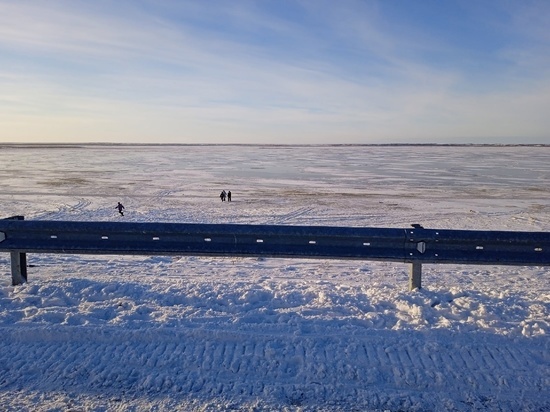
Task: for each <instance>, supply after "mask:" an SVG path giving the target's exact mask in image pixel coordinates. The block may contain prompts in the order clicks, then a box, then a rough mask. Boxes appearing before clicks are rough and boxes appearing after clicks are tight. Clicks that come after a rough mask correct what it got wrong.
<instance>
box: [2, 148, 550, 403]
mask: <svg viewBox="0 0 550 412" xmlns="http://www.w3.org/2000/svg"><path fill="white" fill-rule="evenodd" d="M0 158H1V160H0V177H1V179H0V205H1V208H2V213H1V215H2V216H1V217H8V216H12V215H24V216H25V219H27V220H73V221H128V222H182V223H240V224H247V223H250V224H274V225H323V226H354V227H405V228H406V227H410V225H411V224H412V223H421V224H423V225H424V227H426V228H439V229H487V230H519V231H550V185H549V183H550V146H544V147H431V146H415V147H412V146H399V147H397V146H396V147H369V146H363V147H361V146H356V147H353V146H309V147H307V146H306V147H288V146H286V147H285V146H175V147H162V146H149V147H144V146H73V147H33V146H25V147H16V146H10V145H0ZM222 189H225V190H226V191H227V190H231V192H232V194H233V201H232V202H231V203H229V202H223V203H222V202H221V201H220V199H219V197H218V195H219V193H220V192H221V190H222ZM117 201H121V202H122V203H123V204H124V206H125V207H126V209H125V216H124V217H122V216H119V215H118V212H117V211H116V210H115V206H116V204H117ZM28 264H29V268H28V272H29V282H28V283H26V284H24V285H21V286H17V287H12V286H11V274H10V267H9V255H8V254H0V276H1V277H0V279H1V282H0V410H2V411H73V412H76V411H240V410H242V411H264V410H267V411H271V410H273V411H533V412H534V411H538V412H543V411H545V412H548V411H550V389H549V388H550V268H548V267H500V266H467V265H425V266H424V267H423V286H424V288H423V289H421V290H416V291H413V292H409V291H408V290H407V279H408V270H409V268H408V266H407V265H405V264H398V263H390V262H368V261H365V262H363V261H336V260H326V261H325V260H299V259H296V260H294V259H252V258H205V257H162V256H151V257H143V256H139V257H138V256H136V257H133V256H89V255H39V254H29V255H28Z"/></svg>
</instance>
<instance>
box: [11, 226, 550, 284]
mask: <svg viewBox="0 0 550 412" xmlns="http://www.w3.org/2000/svg"><path fill="white" fill-rule="evenodd" d="M415 226H417V227H414V228H407V229H388V228H352V227H333V226H271V225H239V224H186V223H131V222H68V221H25V220H24V219H23V217H21V216H14V217H12V218H8V219H2V220H0V252H10V253H11V269H12V284H13V285H18V284H21V283H24V282H26V281H27V265H26V253H72V254H106V255H110V254H113V255H116V254H119V255H123V254H125V255H179V256H242V257H253V256H263V257H275V258H308V259H356V260H375V261H394V262H404V263H410V264H411V270H410V277H409V289H414V288H420V287H421V272H422V266H421V265H422V264H423V263H434V264H438V263H455V264H456V263H463V264H478V265H493V264H496V265H518V266H550V233H549V232H505V231H472V230H437V229H424V228H422V227H420V226H418V225H415Z"/></svg>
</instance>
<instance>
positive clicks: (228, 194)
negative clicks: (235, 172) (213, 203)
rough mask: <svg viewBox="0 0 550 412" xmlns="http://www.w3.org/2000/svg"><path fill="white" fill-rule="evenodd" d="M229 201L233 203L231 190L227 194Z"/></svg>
mask: <svg viewBox="0 0 550 412" xmlns="http://www.w3.org/2000/svg"><path fill="white" fill-rule="evenodd" d="M227 201H228V202H231V190H230V191H229V192H227Z"/></svg>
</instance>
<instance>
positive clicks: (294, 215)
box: [264, 207, 314, 225]
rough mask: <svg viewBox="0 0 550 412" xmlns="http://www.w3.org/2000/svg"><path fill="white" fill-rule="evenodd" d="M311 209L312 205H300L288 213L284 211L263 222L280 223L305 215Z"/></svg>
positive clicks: (269, 223) (268, 223)
mask: <svg viewBox="0 0 550 412" xmlns="http://www.w3.org/2000/svg"><path fill="white" fill-rule="evenodd" d="M312 210H314V208H313V207H301V208H298V209H295V210H292V211H290V212H288V213H285V214H283V215H279V216H273V217H272V219H268V220H267V221H266V222H265V223H264V224H267V225H278V224H282V223H285V222H288V221H290V220H294V219H296V218H298V217H300V216H303V215H306V214H308V213H309V212H311V211H312Z"/></svg>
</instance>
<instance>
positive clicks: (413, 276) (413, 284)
mask: <svg viewBox="0 0 550 412" xmlns="http://www.w3.org/2000/svg"><path fill="white" fill-rule="evenodd" d="M421 287H422V264H421V263H416V262H415V263H411V267H410V271H409V290H410V291H411V290H414V289H420V288H421Z"/></svg>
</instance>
